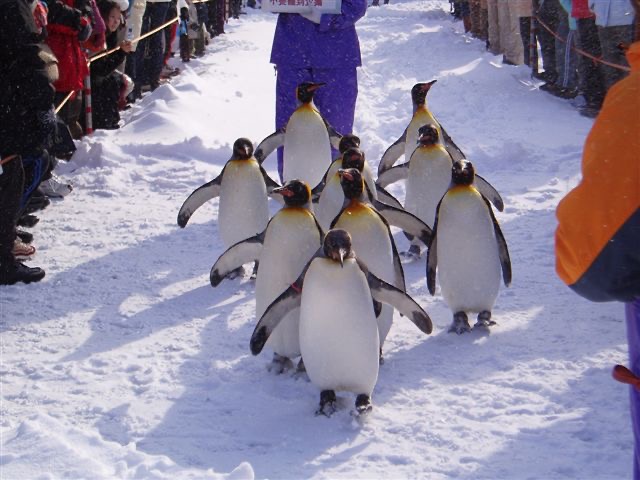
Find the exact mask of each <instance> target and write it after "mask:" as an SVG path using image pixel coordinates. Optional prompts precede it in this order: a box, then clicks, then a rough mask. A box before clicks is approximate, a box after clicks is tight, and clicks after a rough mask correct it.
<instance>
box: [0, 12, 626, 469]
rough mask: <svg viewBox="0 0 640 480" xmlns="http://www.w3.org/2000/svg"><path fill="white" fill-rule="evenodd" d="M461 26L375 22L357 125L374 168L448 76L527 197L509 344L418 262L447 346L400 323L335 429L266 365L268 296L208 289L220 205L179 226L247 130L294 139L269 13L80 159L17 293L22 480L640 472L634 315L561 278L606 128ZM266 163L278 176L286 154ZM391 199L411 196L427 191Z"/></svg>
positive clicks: (7, 453) (345, 402) (467, 124)
mask: <svg viewBox="0 0 640 480" xmlns="http://www.w3.org/2000/svg"><path fill="white" fill-rule="evenodd" d="M447 10H448V2H447V1H445V0H393V1H392V4H391V5H388V6H382V7H380V8H376V9H374V8H370V9H369V11H368V12H367V15H366V17H365V18H363V19H362V20H361V21H360V22H359V23H358V32H359V35H360V40H361V46H362V53H363V64H364V66H363V68H362V69H360V71H359V80H360V97H359V99H358V105H357V111H356V123H355V129H354V133H356V134H358V135H359V136H360V137H361V138H362V147H363V150H364V151H365V152H366V154H367V158H368V160H369V162H370V163H371V164H372V166H374V167H375V166H376V165H377V162H378V159H379V158H380V156H381V155H382V153H383V152H384V150H385V149H386V147H387V146H388V145H390V144H391V143H392V142H393V141H394V140H395V139H396V138H397V137H398V136H399V135H400V133H401V132H402V130H403V128H404V127H405V125H406V123H407V122H408V120H409V117H410V114H411V101H410V96H409V90H410V89H411V87H412V86H413V84H414V83H415V82H416V81H426V80H430V79H432V78H437V79H438V83H437V84H436V85H434V87H433V88H432V90H431V92H430V93H429V106H430V108H431V110H432V111H433V112H434V114H435V115H436V116H437V117H438V119H439V120H440V121H441V122H442V124H443V125H444V126H445V128H446V129H447V131H448V133H449V134H450V135H451V136H452V137H453V139H454V140H455V141H456V143H457V144H458V145H459V146H460V147H461V148H462V149H463V150H464V151H465V153H466V154H467V156H468V158H469V159H470V160H471V161H473V162H474V164H475V166H476V168H477V171H478V173H480V174H481V175H483V176H484V177H485V178H486V179H488V180H489V181H490V182H491V183H492V184H493V185H494V186H495V187H496V188H497V189H498V190H499V191H500V192H501V194H502V196H503V198H504V199H505V203H506V208H505V211H504V212H503V213H497V218H498V219H499V221H500V222H501V225H502V229H503V231H504V233H505V236H506V239H507V242H508V244H509V248H510V252H511V258H512V263H513V284H512V286H511V287H510V288H508V289H505V288H503V289H502V290H501V293H500V296H499V297H498V302H497V304H496V307H495V310H494V319H495V320H496V321H497V322H498V325H496V326H495V327H493V328H492V330H491V333H490V334H488V335H482V334H479V333H477V332H476V333H471V334H466V335H461V336H457V335H454V334H449V333H447V328H448V326H449V324H450V322H451V312H450V311H449V310H448V309H447V307H446V305H445V304H444V302H443V300H442V297H441V296H440V295H439V293H437V294H436V296H435V297H431V296H430V295H429V293H428V291H427V288H426V282H425V274H424V272H425V265H424V262H425V260H424V259H421V260H420V261H418V262H415V263H411V264H408V265H405V273H406V277H407V289H408V292H409V293H410V294H411V295H412V296H413V297H414V298H415V299H416V301H418V302H419V303H420V304H421V305H422V306H423V307H424V308H425V310H426V311H427V312H428V313H429V314H430V316H431V318H432V319H433V321H434V332H433V334H432V335H431V336H428V337H426V336H424V335H422V334H420V332H419V331H418V330H417V329H416V328H415V327H414V326H413V325H412V324H411V323H410V322H408V321H407V320H406V319H405V318H401V317H399V316H397V314H396V319H395V323H394V326H393V328H392V330H391V333H390V335H389V337H388V339H387V342H386V344H385V357H386V363H385V364H384V365H383V366H382V367H381V370H380V376H379V380H378V384H377V387H376V389H375V390H374V395H373V401H374V410H373V412H372V413H371V414H370V415H369V416H368V418H367V419H366V420H365V421H364V422H362V423H360V422H357V421H355V420H354V419H353V418H352V417H351V416H350V415H349V410H350V409H351V408H352V405H353V397H352V396H351V395H347V394H344V393H341V394H340V393H339V394H338V397H339V402H340V409H339V411H338V412H337V413H336V414H334V415H333V416H332V417H331V418H326V417H322V416H321V417H316V416H314V410H315V408H316V406H317V402H318V398H319V392H318V391H317V389H316V388H315V387H314V386H313V385H312V384H311V383H309V382H308V381H307V380H306V379H305V378H300V377H295V376H292V375H288V374H285V375H282V376H275V375H272V374H270V373H268V372H267V371H266V365H267V363H268V362H269V361H270V352H267V351H266V350H265V352H263V353H262V354H261V355H260V356H258V357H253V356H251V354H250V352H249V337H250V335H251V332H252V330H253V328H254V325H255V318H254V306H255V302H254V283H253V282H252V281H251V280H249V278H248V277H245V278H242V279H236V280H233V281H224V282H223V283H222V284H221V285H220V286H219V287H218V288H216V289H213V288H212V287H211V286H210V284H209V278H208V274H209V269H210V267H211V265H212V264H213V263H214V262H215V260H216V259H217V257H218V256H219V255H220V254H221V253H222V251H223V246H222V243H221V240H220V237H219V235H218V225H217V222H216V218H217V208H218V201H217V200H215V201H212V202H209V203H208V204H206V205H205V206H203V207H202V208H200V209H199V210H198V211H197V212H196V214H195V215H194V216H193V218H192V219H191V221H190V223H189V225H188V226H187V228H186V229H184V230H182V229H180V228H179V227H178V226H177V225H176V214H177V211H178V209H179V207H180V205H181V204H182V202H183V201H184V199H185V198H186V197H187V196H188V195H189V193H191V191H193V189H195V188H196V187H198V186H199V185H201V184H202V183H204V182H206V181H208V180H210V179H211V178H213V177H214V176H216V175H217V174H218V173H219V172H220V170H221V168H222V166H223V165H224V163H225V162H226V160H227V159H228V158H229V156H230V152H231V144H232V143H233V141H234V140H235V139H236V138H238V137H241V136H246V137H249V138H251V139H252V140H253V141H254V142H258V141H260V140H261V139H262V138H264V137H265V136H267V135H268V134H269V133H271V132H272V131H273V126H274V124H273V118H274V90H275V87H274V85H275V76H274V72H273V68H272V66H271V65H270V64H269V63H268V59H269V51H270V46H271V39H272V36H273V30H274V26H275V18H276V17H275V16H274V15H271V14H266V13H262V12H260V11H252V10H250V11H249V12H248V14H247V15H245V16H242V19H241V20H240V21H237V20H231V22H230V24H229V25H228V26H227V34H226V35H224V36H222V37H219V38H216V39H215V40H214V41H213V42H212V44H211V45H209V47H208V54H207V55H206V56H205V57H204V58H202V59H199V60H195V61H192V62H191V63H190V64H188V65H187V66H186V67H184V71H183V73H182V74H181V75H180V76H178V77H176V78H174V79H173V80H172V83H171V84H170V85H164V86H162V87H160V88H159V89H158V90H156V91H155V92H153V93H151V94H149V95H147V96H145V98H144V99H143V100H142V101H141V102H138V103H137V104H136V105H135V106H134V107H133V109H131V110H130V111H128V112H126V114H125V116H124V120H125V123H126V124H125V126H124V127H123V128H122V129H120V130H118V131H108V132H107V131H98V132H96V133H94V134H93V135H92V136H91V137H88V138H85V139H83V141H82V142H80V143H79V145H78V152H77V153H76V155H75V157H74V159H73V160H72V161H71V162H70V163H68V164H64V165H61V167H60V172H61V173H62V174H63V176H65V177H67V178H70V179H71V180H72V181H73V183H74V185H75V189H74V191H73V193H72V194H71V195H70V196H68V197H67V198H66V199H64V200H63V201H54V202H53V205H52V206H50V207H49V208H48V209H47V210H45V211H44V212H41V214H40V215H39V216H40V218H41V221H40V223H39V224H38V225H37V226H36V227H35V228H34V229H33V233H34V234H35V236H36V245H37V248H38V254H37V257H36V258H35V259H34V260H33V261H32V262H31V264H32V265H39V266H42V267H44V268H45V269H46V271H47V276H46V278H45V279H44V281H42V282H41V283H38V284H33V285H29V286H24V285H17V286H11V287H2V288H0V319H1V320H0V328H1V330H2V352H1V367H0V372H1V380H2V384H1V388H2V392H1V398H0V402H1V405H0V412H1V415H2V417H1V422H0V434H1V436H2V438H1V447H0V449H1V455H0V477H1V478H2V479H36V478H37V479H58V478H74V479H76V478H78V479H79V478H86V479H111V478H139V479H146V478H152V479H178V478H180V479H182V478H198V479H204V478H228V479H236V480H240V479H250V478H271V479H300V478H407V479H409V478H411V479H415V478H425V479H427V478H428V479H434V480H437V479H577V478H580V479H619V478H629V477H630V476H631V456H632V436H631V431H630V427H629V425H630V421H629V416H628V398H627V396H628V392H627V388H626V387H625V386H622V385H621V384H618V383H616V382H614V381H613V380H612V379H611V376H610V371H611V367H612V366H613V364H615V363H619V362H625V361H626V339H625V331H624V324H623V322H622V318H623V309H622V306H621V305H619V304H593V303H589V302H587V301H586V300H583V299H581V298H580V297H578V296H576V295H574V294H573V293H572V292H571V291H570V290H569V289H568V288H566V287H565V286H564V285H563V284H561V282H560V281H559V280H558V278H557V277H556V275H555V273H554V254H553V233H554V229H555V217H554V209H555V206H556V204H557V203H558V201H559V199H560V198H562V196H563V195H564V194H565V193H566V192H567V191H568V190H569V189H570V188H571V187H572V186H573V185H575V184H576V182H577V181H578V178H579V165H580V154H581V149H582V145H583V142H584V138H585V136H586V134H587V132H588V131H589V128H590V126H591V124H592V121H591V120H588V119H585V118H583V117H581V116H579V115H578V113H577V112H576V110H575V109H574V107H572V106H571V105H570V104H569V103H568V102H567V101H564V100H559V99H556V98H554V97H551V96H549V95H546V94H545V93H543V92H541V91H539V90H537V89H535V88H534V87H532V86H530V85H527V81H528V78H529V77H528V70H527V68H526V67H523V66H522V67H510V66H503V65H501V63H500V57H494V56H492V55H490V54H489V53H487V52H485V50H484V44H483V42H480V41H478V40H475V39H471V38H470V37H468V36H467V35H465V34H463V33H462V25H461V24H460V23H452V21H451V17H450V16H449V15H448V14H447ZM176 65H177V63H176ZM265 167H266V168H267V170H268V171H269V172H270V173H271V175H272V176H273V178H277V176H276V174H275V158H274V157H270V158H268V159H267V161H266V162H265ZM390 190H391V192H392V193H394V194H395V195H397V196H399V197H400V198H402V197H403V192H404V185H403V184H402V183H399V184H395V185H393V186H392V187H391V188H390ZM271 210H272V212H275V211H277V205H276V204H273V205H271ZM395 236H396V240H397V242H398V245H399V248H400V249H401V250H402V249H406V248H407V246H408V244H407V241H406V240H405V239H404V236H403V235H402V234H401V233H399V232H398V233H397V234H396V235H395Z"/></svg>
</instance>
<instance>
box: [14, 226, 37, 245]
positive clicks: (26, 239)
mask: <svg viewBox="0 0 640 480" xmlns="http://www.w3.org/2000/svg"><path fill="white" fill-rule="evenodd" d="M16 236H17V237H18V238H19V239H20V240H21V241H22V243H31V242H33V234H31V233H29V232H27V231H26V230H20V229H19V228H16Z"/></svg>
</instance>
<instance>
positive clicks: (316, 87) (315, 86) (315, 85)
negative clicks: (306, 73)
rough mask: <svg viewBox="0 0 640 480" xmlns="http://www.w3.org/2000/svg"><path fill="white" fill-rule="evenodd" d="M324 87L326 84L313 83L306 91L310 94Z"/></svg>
mask: <svg viewBox="0 0 640 480" xmlns="http://www.w3.org/2000/svg"><path fill="white" fill-rule="evenodd" d="M325 85H326V83H314V84H313V85H311V86H310V87H309V88H308V89H307V90H309V91H310V92H315V91H316V90H317V89H319V88H320V87H324V86H325Z"/></svg>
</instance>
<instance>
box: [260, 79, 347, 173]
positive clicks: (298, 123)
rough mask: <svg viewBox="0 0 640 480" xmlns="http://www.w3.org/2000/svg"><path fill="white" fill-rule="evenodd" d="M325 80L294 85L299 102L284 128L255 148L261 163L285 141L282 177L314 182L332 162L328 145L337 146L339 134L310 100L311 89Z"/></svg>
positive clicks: (313, 89)
mask: <svg viewBox="0 0 640 480" xmlns="http://www.w3.org/2000/svg"><path fill="white" fill-rule="evenodd" d="M323 85H325V84H324V83H311V82H304V83H301V84H300V85H298V87H297V88H296V97H297V99H298V102H299V103H300V105H299V106H298V108H297V109H296V110H295V111H294V112H293V113H292V114H291V117H289V121H288V122H287V125H286V126H285V127H284V128H281V129H280V130H278V131H276V132H274V133H272V134H271V135H269V136H268V137H267V138H265V139H264V140H263V141H262V142H260V144H259V145H258V148H257V149H256V159H257V160H258V162H259V163H260V164H262V162H263V161H264V159H265V158H266V157H268V156H269V154H270V153H271V152H273V151H274V150H275V149H276V148H278V147H281V146H283V145H284V158H283V171H282V176H283V181H285V182H286V181H287V180H292V179H294V178H296V179H300V180H303V181H305V182H307V183H308V184H309V185H317V184H318V183H320V181H321V180H322V176H323V175H324V173H325V172H326V170H327V167H329V165H330V164H331V157H332V154H331V147H332V146H333V147H334V148H336V149H337V148H338V146H339V142H340V138H341V135H340V134H339V133H338V132H337V131H336V130H335V129H334V128H333V127H332V126H331V125H329V124H328V123H327V121H326V120H325V119H324V118H323V117H322V115H321V114H320V112H319V111H318V109H317V108H316V106H315V104H314V103H313V95H314V92H315V91H316V90H317V89H318V88H320V87H322V86H323Z"/></svg>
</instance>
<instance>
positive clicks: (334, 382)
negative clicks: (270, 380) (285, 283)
mask: <svg viewBox="0 0 640 480" xmlns="http://www.w3.org/2000/svg"><path fill="white" fill-rule="evenodd" d="M380 302H384V303H389V304H392V305H393V306H394V307H395V308H396V309H398V310H399V311H400V312H401V313H402V314H403V315H405V316H406V317H407V318H409V319H410V320H411V321H412V322H413V323H414V324H415V325H416V326H417V327H418V328H419V329H420V330H421V331H422V332H424V333H426V334H429V333H431V331H432V329H433V325H432V323H431V319H430V318H429V316H428V315H427V313H426V312H425V311H424V310H423V309H422V308H421V307H420V306H419V305H418V304H417V303H416V302H415V301H414V300H413V299H412V298H411V297H409V296H408V295H407V294H406V293H404V292H403V291H402V290H399V289H397V288H395V287H394V286H393V285H390V284H388V283H387V282H385V281H383V280H381V279H379V278H378V277H376V276H375V275H374V274H373V273H371V272H370V271H368V270H367V267H366V265H365V264H364V263H363V262H361V261H359V260H358V259H356V255H355V253H354V251H353V249H352V246H351V237H350V235H349V233H348V232H346V231H345V230H340V229H336V230H331V231H329V232H328V233H327V235H326V236H325V238H324V241H323V247H322V250H319V251H318V252H317V253H316V255H314V257H313V258H312V259H311V260H310V261H309V263H308V264H307V266H306V267H305V269H304V271H303V273H302V274H301V275H300V278H299V279H298V280H297V281H296V284H295V285H292V286H290V287H289V288H288V289H287V290H285V291H284V292H283V293H282V294H281V295H280V296H279V297H278V298H277V299H276V300H275V301H274V302H273V303H272V304H271V305H269V307H268V308H267V310H266V311H265V313H264V315H263V316H262V318H261V319H260V321H259V322H258V324H257V325H256V328H255V330H254V331H253V335H252V336H251V342H250V346H251V352H252V353H253V354H254V355H257V354H258V353H260V351H261V350H262V348H263V347H264V345H265V343H266V342H267V341H268V339H269V337H270V335H271V333H272V332H273V331H274V329H275V328H277V326H278V324H279V322H280V321H281V319H282V318H283V315H284V314H286V312H289V311H291V310H294V309H296V308H300V350H301V352H302V357H303V358H304V362H305V366H306V369H307V374H308V375H309V378H310V380H311V382H312V383H313V384H314V385H316V386H317V387H318V388H319V389H320V390H321V393H320V405H319V408H318V410H317V411H316V414H324V415H327V416H330V415H331V414H332V413H333V412H334V411H335V403H336V393H335V392H336V390H338V391H347V392H352V393H354V394H356V401H355V408H356V410H355V411H356V414H358V415H360V414H363V413H366V412H368V411H370V410H371V408H372V407H371V394H372V392H373V389H374V387H375V385H376V382H377V379H378V369H379V364H378V345H379V337H378V328H377V327H376V321H375V315H376V313H375V308H378V307H379V305H380Z"/></svg>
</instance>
